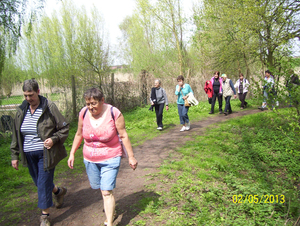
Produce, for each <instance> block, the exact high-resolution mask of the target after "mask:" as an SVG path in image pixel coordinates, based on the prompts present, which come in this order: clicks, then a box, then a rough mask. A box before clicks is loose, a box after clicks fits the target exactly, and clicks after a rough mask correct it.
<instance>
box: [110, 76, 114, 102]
mask: <svg viewBox="0 0 300 226" xmlns="http://www.w3.org/2000/svg"><path fill="white" fill-rule="evenodd" d="M114 87H115V74H114V73H111V81H110V88H111V101H112V105H114V104H115V90H114Z"/></svg>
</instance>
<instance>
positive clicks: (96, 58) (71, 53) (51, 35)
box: [22, 1, 109, 88]
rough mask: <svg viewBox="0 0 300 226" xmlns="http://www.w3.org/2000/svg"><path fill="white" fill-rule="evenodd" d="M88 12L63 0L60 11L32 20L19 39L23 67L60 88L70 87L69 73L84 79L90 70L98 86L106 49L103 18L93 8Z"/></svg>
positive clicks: (104, 68)
mask: <svg viewBox="0 0 300 226" xmlns="http://www.w3.org/2000/svg"><path fill="white" fill-rule="evenodd" d="M91 15H92V16H90V14H89V13H88V12H87V11H86V10H85V9H84V8H81V9H78V8H76V7H75V6H74V5H73V4H72V3H71V2H70V1H66V2H63V4H62V8H61V9H60V11H59V13H57V12H54V13H53V14H52V15H51V16H47V15H45V16H43V17H42V18H41V19H40V20H39V21H37V22H36V23H34V24H33V25H32V28H31V30H32V31H31V32H30V33H29V34H28V35H27V36H26V38H25V39H24V40H23V41H22V46H23V47H24V48H23V49H22V51H23V62H24V64H25V65H26V67H27V68H30V69H31V71H34V73H36V74H38V75H39V76H40V77H43V78H46V79H47V81H48V82H49V84H50V85H51V86H58V87H63V88H68V87H70V84H71V76H72V75H74V76H76V78H77V79H84V80H85V77H86V74H87V73H88V74H91V73H90V71H92V72H93V73H92V74H93V76H94V77H93V78H92V77H91V80H93V79H94V80H95V75H96V76H97V77H98V78H97V79H96V81H98V84H99V86H101V81H102V80H101V79H103V76H102V74H103V71H104V70H107V68H108V67H104V65H106V62H108V53H109V52H108V51H109V49H108V48H106V46H104V42H103V39H104V31H103V25H102V24H103V20H102V19H101V18H100V17H99V16H98V15H99V13H98V12H97V11H95V9H94V10H93V11H92V13H91ZM91 68H92V70H91ZM95 68H98V69H95ZM99 73H100V74H101V76H102V77H101V76H100V78H99Z"/></svg>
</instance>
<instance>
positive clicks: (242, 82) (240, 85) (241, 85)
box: [234, 73, 250, 109]
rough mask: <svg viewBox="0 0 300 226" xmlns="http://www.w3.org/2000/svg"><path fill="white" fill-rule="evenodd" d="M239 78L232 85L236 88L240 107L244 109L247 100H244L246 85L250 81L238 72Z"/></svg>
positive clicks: (246, 90)
mask: <svg viewBox="0 0 300 226" xmlns="http://www.w3.org/2000/svg"><path fill="white" fill-rule="evenodd" d="M239 77H240V79H238V80H237V81H236V83H235V85H234V88H236V89H237V91H238V92H237V93H238V94H239V99H240V101H241V109H244V108H245V107H247V104H248V103H247V102H246V101H245V99H246V96H247V93H248V87H249V86H250V83H249V81H248V80H247V79H245V78H244V75H243V74H242V73H240V75H239Z"/></svg>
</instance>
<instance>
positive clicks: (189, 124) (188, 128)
mask: <svg viewBox="0 0 300 226" xmlns="http://www.w3.org/2000/svg"><path fill="white" fill-rule="evenodd" d="M190 128H191V123H190V122H188V123H187V124H186V126H185V130H190Z"/></svg>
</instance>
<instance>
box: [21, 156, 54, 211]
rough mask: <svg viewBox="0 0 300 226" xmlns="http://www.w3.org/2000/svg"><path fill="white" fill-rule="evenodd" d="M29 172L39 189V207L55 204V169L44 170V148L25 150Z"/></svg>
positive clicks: (45, 207) (44, 207) (43, 207)
mask: <svg viewBox="0 0 300 226" xmlns="http://www.w3.org/2000/svg"><path fill="white" fill-rule="evenodd" d="M25 156H26V158H27V163H28V164H27V165H28V169H29V173H30V175H31V177H32V179H33V181H34V183H35V185H36V186H37V189H38V207H39V208H40V209H43V210H44V209H47V208H49V207H51V206H53V202H52V190H53V188H54V184H53V177H54V169H51V170H49V171H44V160H43V156H44V155H43V150H41V151H31V152H25Z"/></svg>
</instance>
